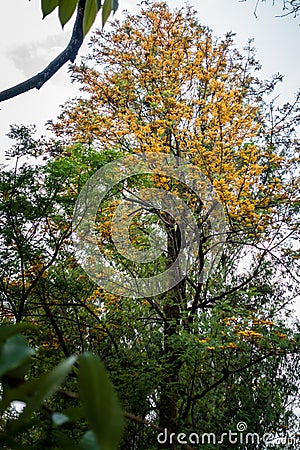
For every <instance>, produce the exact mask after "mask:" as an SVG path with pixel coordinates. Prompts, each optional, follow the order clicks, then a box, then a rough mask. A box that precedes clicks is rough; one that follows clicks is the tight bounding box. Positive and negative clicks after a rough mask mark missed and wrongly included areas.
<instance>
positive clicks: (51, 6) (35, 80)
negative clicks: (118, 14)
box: [0, 0, 118, 102]
mask: <svg viewBox="0 0 300 450" xmlns="http://www.w3.org/2000/svg"><path fill="white" fill-rule="evenodd" d="M41 8H42V13H43V18H45V17H46V16H47V15H48V14H50V13H51V12H53V11H54V10H55V9H56V8H58V13H59V20H60V23H61V25H62V26H64V25H65V24H66V23H67V22H68V21H69V20H70V19H71V17H72V16H73V14H74V12H75V10H76V11H77V12H76V20H75V23H74V26H73V32H72V36H71V39H70V41H69V43H68V45H67V47H66V48H65V49H64V50H63V51H62V52H61V53H60V54H59V55H58V56H57V57H56V58H55V59H54V60H53V61H51V62H50V64H49V65H48V66H47V67H46V68H45V69H44V70H42V71H41V72H39V73H38V74H37V75H34V76H33V77H31V78H29V79H28V80H26V81H23V82H22V83H20V84H17V85H16V86H13V87H11V88H9V89H5V90H4V91H2V92H0V102H3V101H4V100H8V99H10V98H13V97H15V96H17V95H20V94H23V93H24V92H27V91H29V90H31V89H35V88H36V89H40V88H41V87H42V86H43V85H44V84H45V83H46V82H47V81H48V80H49V79H50V78H52V77H53V75H54V74H55V73H56V72H57V71H58V70H59V69H60V68H61V67H62V66H63V65H64V64H66V63H67V62H68V61H69V62H72V63H73V62H74V61H75V58H76V56H77V53H78V51H79V49H80V47H81V45H82V43H83V39H84V36H85V35H86V34H87V33H88V31H89V29H90V27H91V26H92V24H93V22H94V20H95V18H96V16H97V14H98V12H99V10H100V9H101V8H102V25H103V26H104V25H105V22H106V21H107V19H108V17H109V16H110V14H111V12H112V11H113V12H115V11H116V10H117V8H118V0H105V1H104V2H103V4H102V1H101V0H100V1H98V0H72V1H68V0H41Z"/></svg>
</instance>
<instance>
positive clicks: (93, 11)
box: [83, 0, 99, 35]
mask: <svg viewBox="0 0 300 450" xmlns="http://www.w3.org/2000/svg"><path fill="white" fill-rule="evenodd" d="M98 10H99V9H98V2H97V0H87V1H86V4H85V8H84V15H83V34H84V35H86V34H87V33H88V31H89V29H90V28H91V26H92V25H93V23H94V21H95V19H96V16H97V13H98Z"/></svg>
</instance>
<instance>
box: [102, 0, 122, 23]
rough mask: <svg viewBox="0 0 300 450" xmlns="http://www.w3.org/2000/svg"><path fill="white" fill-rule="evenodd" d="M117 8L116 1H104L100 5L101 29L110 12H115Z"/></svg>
mask: <svg viewBox="0 0 300 450" xmlns="http://www.w3.org/2000/svg"><path fill="white" fill-rule="evenodd" d="M118 6H119V3H118V0H104V3H103V5H102V27H104V25H105V23H106V21H107V19H108V18H109V16H110V14H111V12H112V11H113V12H116V10H117V9H118Z"/></svg>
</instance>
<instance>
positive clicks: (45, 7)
mask: <svg viewBox="0 0 300 450" xmlns="http://www.w3.org/2000/svg"><path fill="white" fill-rule="evenodd" d="M57 6H58V0H42V13H43V19H44V18H45V17H46V16H48V14H50V13H52V11H53V10H54V9H55V8H56V7H57Z"/></svg>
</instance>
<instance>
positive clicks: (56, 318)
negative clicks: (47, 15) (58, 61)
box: [1, 3, 299, 450]
mask: <svg viewBox="0 0 300 450" xmlns="http://www.w3.org/2000/svg"><path fill="white" fill-rule="evenodd" d="M103 63H104V64H105V66H104V65H103ZM257 68H258V64H257V62H256V61H255V59H254V57H253V51H252V49H251V48H249V49H248V52H247V53H246V54H245V55H242V54H240V53H238V52H237V51H236V50H235V49H234V48H233V41H232V36H231V35H230V34H229V35H227V36H226V37H225V38H224V39H223V40H218V39H214V38H213V36H212V32H211V31H210V30H208V29H207V28H204V27H202V26H201V25H200V24H199V23H198V21H197V20H196V18H195V13H194V12H193V10H192V9H191V8H186V9H182V10H179V11H176V12H173V13H172V12H170V11H169V9H168V7H167V6H166V5H165V4H164V3H154V4H151V5H150V6H146V7H145V9H143V10H142V12H141V14H140V15H138V16H130V15H128V16H127V19H126V20H125V21H124V23H123V24H120V23H118V22H116V23H115V25H114V28H113V31H112V32H111V33H105V32H103V31H98V32H97V33H96V34H95V35H94V36H93V38H92V54H91V55H90V57H89V58H87V59H85V61H84V62H83V64H82V65H81V66H79V67H75V68H74V71H73V77H74V79H76V80H78V81H79V82H80V83H81V85H82V88H83V90H84V96H83V98H81V99H76V100H74V101H72V102H70V103H68V104H67V105H66V106H65V108H64V110H63V112H62V115H61V118H60V120H59V121H58V122H57V123H56V124H54V125H53V128H54V130H55V131H56V133H57V136H58V137H57V139H59V140H58V141H57V140H53V141H50V142H48V143H43V142H40V141H32V138H31V137H30V133H29V135H28V134H26V132H25V131H24V130H23V131H22V130H17V132H16V133H15V137H18V139H19V140H20V136H21V138H22V136H24V133H25V138H26V139H25V141H24V140H23V141H22V139H21V143H19V145H18V146H17V147H15V149H14V152H13V153H12V156H13V155H14V154H15V153H16V152H17V153H18V154H19V155H20V154H22V153H23V151H24V148H27V149H30V148H34V149H35V150H34V151H35V152H36V154H37V155H39V154H43V155H45V157H46V161H44V164H43V165H40V164H37V166H35V165H34V164H33V163H32V164H31V165H30V168H28V165H25V166H24V167H23V168H22V169H19V171H17V170H13V171H8V173H5V172H4V178H3V181H2V185H1V186H2V197H1V214H2V217H1V219H2V220H1V223H2V224H3V225H2V231H1V235H2V240H3V243H5V244H6V245H10V249H11V257H10V258H8V255H7V253H6V254H4V253H3V256H2V261H3V263H4V267H8V268H9V270H6V274H7V273H8V274H9V275H8V276H7V275H6V274H4V273H3V276H2V284H3V286H4V287H5V289H3V294H2V295H3V296H2V304H3V305H4V306H5V308H6V310H5V311H6V313H5V314H6V316H5V318H6V320H15V318H16V315H15V311H18V310H19V309H18V305H19V303H20V302H23V304H24V305H23V311H24V315H23V316H22V318H21V320H24V319H25V318H26V320H27V321H31V322H35V323H36V322H37V323H39V324H40V326H42V327H43V329H44V330H45V334H46V339H45V342H43V344H44V350H43V351H44V352H45V354H47V355H51V357H52V358H54V361H55V362H56V359H57V358H58V357H60V355H61V352H63V353H64V354H65V355H66V356H68V352H70V353H78V352H81V351H83V350H84V351H92V352H94V353H98V354H99V355H101V358H102V360H103V362H104V364H105V367H106V368H107V370H108V371H109V373H110V375H111V378H112V381H113V384H114V386H115V388H116V390H117V392H118V394H119V397H120V400H121V403H122V406H123V409H124V410H125V411H127V412H129V413H133V415H134V417H139V420H138V421H137V420H131V419H132V418H131V419H130V420H129V421H128V422H127V428H126V433H125V434H124V438H123V441H122V443H121V447H120V448H122V449H123V448H124V449H125V448H137V449H142V448H148V449H154V448H157V445H158V446H159V448H170V449H175V448H180V445H179V443H178V442H176V439H175V438H174V435H173V442H172V443H170V442H161V443H157V436H156V435H157V432H158V430H157V427H159V428H160V432H164V430H165V429H167V430H168V433H169V434H168V435H167V438H168V439H167V440H170V439H171V435H170V433H175V435H177V436H178V433H180V432H184V433H186V434H187V435H189V434H191V433H195V432H196V433H198V434H199V435H200V436H201V434H202V433H209V432H214V433H215V434H216V436H218V437H220V436H221V435H222V433H223V432H226V431H227V430H232V431H234V432H235V431H236V425H237V424H238V423H240V422H246V425H247V426H248V430H249V432H257V433H259V434H261V435H262V434H264V433H266V432H271V430H274V431H273V436H276V434H277V435H278V434H281V433H282V430H284V429H285V428H284V427H287V429H289V430H293V429H294V425H295V421H296V418H295V416H294V415H293V411H292V410H291V408H290V406H289V403H290V402H291V400H292V399H293V398H294V396H295V392H296V389H297V378H296V374H297V373H298V371H297V369H298V364H299V363H298V359H297V358H296V355H297V352H298V347H299V346H298V340H299V329H298V325H297V323H294V321H293V320H292V319H291V317H290V319H288V320H286V317H289V315H290V314H291V313H290V307H289V304H290V303H291V302H292V301H293V300H294V299H295V298H296V296H297V295H298V292H299V287H298V284H297V276H298V261H299V260H298V257H299V252H298V251H297V249H296V248H295V247H294V245H293V240H296V239H297V233H298V214H299V199H298V194H297V186H298V183H299V180H298V175H297V172H296V170H297V163H298V159H297V154H296V151H297V150H296V148H297V145H298V144H297V142H298V141H297V138H296V135H295V126H296V125H297V123H298V117H297V111H298V110H297V108H298V98H297V99H296V101H295V103H294V104H293V105H285V106H284V107H283V108H282V109H281V110H279V109H277V108H276V107H275V105H274V103H271V105H270V104H268V100H267V94H268V93H269V92H272V89H273V87H274V85H275V84H276V81H277V79H276V78H274V79H273V80H271V81H269V82H261V81H259V79H258V78H256V77H255V76H254V70H255V69H257ZM32 142H33V144H32V145H31V144H30V143H32ZM45 148H47V151H45ZM153 153H154V154H155V155H158V156H159V157H161V156H160V155H162V154H164V155H166V156H164V158H165V159H164V162H165V168H164V170H161V167H160V170H155V169H156V168H157V166H155V164H154V165H153V166H152V167H149V169H152V170H149V171H148V172H147V173H143V174H140V173H137V172H136V170H137V169H136V166H138V163H139V162H138V161H139V160H138V158H140V159H141V157H140V155H141V154H145V155H146V157H148V158H149V159H148V161H150V159H151V157H153ZM151 155H152V156H151ZM124 157H125V158H126V160H124ZM174 158H175V159H174ZM176 158H181V160H178V159H176ZM119 160H121V161H122V164H121V166H122V170H123V172H124V173H125V172H126V171H128V174H132V176H130V177H128V179H126V180H124V179H121V180H118V182H116V183H115V184H114V185H113V186H112V188H111V189H110V191H109V192H108V193H107V195H106V197H105V198H104V199H103V202H102V203H101V204H100V205H99V208H98V210H97V214H96V224H95V233H96V235H97V245H98V247H99V249H100V251H101V255H103V256H104V257H105V258H106V261H107V264H111V265H112V266H113V267H114V268H117V269H118V270H119V274H120V275H119V279H118V280H117V281H119V283H120V284H125V282H126V280H127V278H128V276H133V277H135V278H136V279H140V278H142V277H150V276H155V275H157V274H158V273H161V272H164V271H166V269H168V268H169V267H170V266H171V265H172V264H173V263H174V261H175V260H176V258H177V256H178V254H179V251H180V250H179V249H180V248H181V246H182V245H183V242H184V240H185V239H184V238H185V232H183V234H182V233H179V231H180V230H179V226H178V221H175V220H174V217H172V214H170V212H168V211H165V210H164V208H163V205H162V206H161V207H159V201H161V197H159V194H158V193H156V198H155V199H153V197H154V195H153V192H154V191H153V188H157V187H159V188H161V189H163V190H164V192H165V193H166V198H169V197H168V195H169V193H170V194H171V193H175V194H176V196H177V197H179V198H180V199H184V201H185V203H186V205H187V206H188V208H189V209H190V210H192V214H193V216H194V219H195V221H196V223H197V227H198V229H199V239H198V241H197V251H196V258H195V261H194V263H193V265H192V267H191V268H190V271H189V273H188V275H187V276H185V277H183V278H182V279H181V280H180V282H179V283H178V284H177V285H176V286H174V287H172V288H171V289H169V290H168V291H165V290H161V292H160V293H157V294H156V295H153V296H147V295H145V296H144V298H143V297H142V298H131V297H130V296H129V295H127V297H126V296H125V297H123V296H121V295H120V294H119V293H118V292H115V291H114V290H113V289H112V292H107V290H106V289H104V288H103V287H102V286H101V285H100V286H97V285H95V284H93V283H92V281H91V280H89V279H88V277H87V275H86V274H84V272H83V270H82V269H81V268H80V266H79V264H78V263H77V262H76V258H75V257H76V253H75V251H74V248H73V247H72V245H71V244H70V241H69V237H70V236H69V234H68V233H69V231H70V230H71V226H73V228H74V231H76V222H73V225H71V219H72V212H73V208H74V204H75V200H76V197H77V196H78V193H79V192H80V190H81V188H82V187H83V185H84V184H85V182H86V181H87V182H88V183H91V181H88V180H89V178H90V175H91V174H92V173H94V172H95V171H96V170H97V169H99V168H100V169H103V168H104V169H105V168H107V167H109V168H110V167H112V166H107V164H108V163H110V162H111V161H113V162H114V163H115V164H116V165H115V166H114V167H115V168H117V167H118V166H117V164H118V161H119ZM124 161H127V163H126V164H125V163H124ZM130 161H131V163H130ZM155 161H156V160H153V162H155ZM174 161H175V162H179V161H183V163H181V162H180V167H183V170H182V173H183V175H184V176H185V178H180V179H179V180H178V177H177V178H176V177H175V176H174V173H175V172H174V170H173V169H172V162H174ZM185 162H188V163H192V164H193V165H194V167H195V170H196V169H197V172H195V173H198V172H199V171H201V172H202V173H203V174H204V175H205V176H206V179H207V180H209V181H210V183H211V185H212V186H213V188H214V190H215V192H216V193H217V195H218V198H219V200H218V201H219V203H221V204H222V208H223V210H224V217H226V223H225V229H224V228H222V229H221V230H222V235H221V236H222V238H221V242H218V243H219V245H221V247H222V252H221V253H220V255H219V258H217V259H216V261H215V264H214V265H213V266H212V265H211V262H212V261H213V259H214V256H215V251H214V248H215V245H214V244H215V243H216V241H215V238H216V237H218V236H214V233H215V228H214V220H213V218H214V217H213V215H212V214H208V211H209V205H208V209H207V205H205V204H204V199H201V196H200V198H199V196H197V195H196V194H195V192H194V191H193V189H192V188H191V187H190V186H189V185H188V183H187V179H188V172H187V170H188V169H187V167H188V166H187V165H185ZM37 163H38V162H37ZM131 169H132V170H133V172H130V170H131ZM106 170H108V169H106ZM32 171H34V175H32ZM134 171H135V172H134ZM37 173H39V174H42V182H39V181H38V179H37V176H36V174H37ZM108 175H110V178H112V177H114V175H115V173H113V172H109V173H108ZM27 176H30V183H29V182H26V177H27ZM108 178H109V177H107V179H108ZM22 180H23V181H22ZM28 180H29V179H28ZM196 182H199V178H196ZM23 183H25V184H26V186H27V187H28V189H27V191H26V195H25V199H24V193H23V191H21V189H20V188H19V186H20V185H21V184H23ZM39 183H40V184H39ZM155 192H157V191H155ZM147 193H148V196H147ZM29 199H30V202H29ZM42 199H43V200H42ZM45 199H47V201H46V205H45V206H47V208H46V209H42V208H40V207H39V208H36V209H35V210H34V213H33V212H32V206H30V205H33V206H35V205H38V204H41V203H43V202H45ZM25 200H27V201H25ZM154 200H155V201H156V202H154ZM122 203H123V204H125V206H126V205H129V204H130V205H133V209H132V210H131V211H130V210H129V213H128V217H129V218H130V220H129V219H128V217H126V214H127V213H126V209H125V211H124V210H123V209H122V207H121V206H120V205H122ZM18 205H21V206H18ZM51 205H52V206H51ZM181 205H182V204H181V203H180V204H179V206H180V207H181ZM120 208H121V209H120ZM28 211H29V212H30V214H29V213H28ZM132 211H134V212H135V213H134V214H131V212H132ZM17 214H18V216H17V219H18V220H16V219H15V220H13V218H14V217H15V216H16V215H17ZM114 216H115V217H116V219H115V222H114V223H112V222H113V221H114ZM182 216H183V217H185V215H184V214H182ZM118 218H119V219H118ZM120 218H121V219H122V220H120ZM117 219H118V220H117ZM15 222H17V224H18V227H16V226H15V227H14V228H12V227H11V223H15ZM37 222H38V223H39V224H41V228H40V229H38V227H37V225H35V224H36V223H37ZM126 222H127V226H128V228H129V230H126V236H128V235H129V237H130V240H131V243H132V247H131V249H132V255H133V254H134V251H137V252H141V251H143V252H145V251H147V250H148V249H149V248H151V247H152V241H153V239H154V236H155V233H156V235H157V236H159V237H160V238H161V239H160V240H159V242H160V243H161V246H162V248H161V250H162V251H161V253H160V254H159V256H158V257H157V258H156V260H150V261H149V263H148V264H144V263H143V261H142V262H141V263H137V262H136V261H135V260H134V258H133V256H132V255H129V256H128V254H127V255H126V254H125V255H124V253H122V252H120V246H119V247H118V242H121V250H122V251H123V250H124V248H122V241H121V238H122V236H124V231H125V230H124V226H123V224H126ZM128 224H129V225H128ZM28 230H32V231H31V232H28ZM35 230H36V234H35ZM183 231H185V230H183ZM114 232H116V233H117V234H116V235H114ZM20 236H21V239H20ZM26 236H28V237H29V239H27V240H26ZM24 238H25V239H24ZM118 239H120V240H119V241H118ZM20 241H21V243H22V248H23V250H22V251H20V250H19V249H20V248H21V247H20V245H19V242H20ZM57 243H61V245H60V247H59V249H58V251H57V254H56V257H55V258H54V259H52V258H51V255H53V251H55V248H56V245H57ZM25 244H26V246H25ZM37 250H39V254H40V256H41V259H40V261H39V262H38V264H36V263H35V264H34V267H31V266H32V261H33V258H34V257H35V253H37ZM154 250H155V247H154ZM26 252H28V253H26ZM83 253H84V252H83ZM24 254H28V255H30V256H27V257H26V259H25V264H24V262H22V261H24V258H23V255H24ZM246 254H247V260H246V262H245V255H246ZM207 262H208V267H212V270H210V271H208V272H207V273H206V275H205V273H203V269H204V268H205V265H206V263H207ZM49 263H51V264H50V265H49ZM36 266H37V267H36ZM41 266H42V267H44V268H45V270H43V272H42V274H44V276H43V277H42V276H40V277H39V279H38V280H37V281H36V283H35V284H34V286H33V287H32V288H31V290H30V292H29V295H28V296H27V297H26V301H25V303H24V301H23V297H22V292H23V291H24V290H25V291H26V286H27V289H28V287H29V286H31V285H32V283H33V280H35V279H36V274H38V273H40V271H41ZM245 266H246V268H245ZM24 286H25V289H24ZM139 294H141V292H139ZM15 305H16V306H15ZM24 306H25V307H24ZM47 311H48V313H47ZM295 322H296V321H295ZM46 331H47V332H46ZM53 348H55V352H54V351H53ZM66 349H67V352H66ZM36 370H37V369H36ZM56 406H57V405H56ZM281 427H282V428H281ZM194 437H195V436H194ZM162 440H163V439H161V441H162ZM200 443H201V442H200ZM190 444H191V445H193V444H196V442H195V440H194V441H193V442H191V443H190ZM211 444H212V443H209V442H207V441H205V442H204V443H203V445H205V447H204V448H207V449H209V448H210V447H211ZM218 445H219V448H221V449H223V448H224V449H225V448H226V449H228V448H238V449H243V450H245V448H247V450H248V449H250V450H252V449H257V448H260V449H261V448H264V447H266V445H264V443H262V442H260V443H258V444H257V443H256V442H252V443H251V442H250V443H247V444H245V443H243V442H239V443H238V444H236V443H235V444H233V443H232V442H228V441H226V442H225V441H224V442H221V443H220V444H218ZM186 448H187V447H186Z"/></svg>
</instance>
